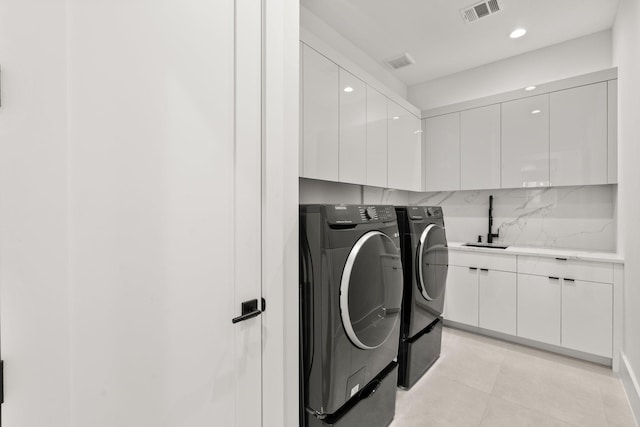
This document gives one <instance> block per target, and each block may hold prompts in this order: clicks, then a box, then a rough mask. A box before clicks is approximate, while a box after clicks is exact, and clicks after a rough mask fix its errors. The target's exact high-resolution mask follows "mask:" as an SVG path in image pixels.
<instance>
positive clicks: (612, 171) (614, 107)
mask: <svg viewBox="0 0 640 427" xmlns="http://www.w3.org/2000/svg"><path fill="white" fill-rule="evenodd" d="M607 99H608V104H609V108H608V109H607V116H608V118H607V133H608V135H607V149H608V155H607V175H608V177H607V182H608V183H609V184H616V183H617V182H618V80H610V81H609V82H608V84H607Z"/></svg>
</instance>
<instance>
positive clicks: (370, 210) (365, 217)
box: [326, 205, 396, 224]
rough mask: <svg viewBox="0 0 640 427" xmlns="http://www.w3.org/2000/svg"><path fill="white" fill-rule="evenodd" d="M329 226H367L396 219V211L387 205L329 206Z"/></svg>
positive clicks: (327, 209)
mask: <svg viewBox="0 0 640 427" xmlns="http://www.w3.org/2000/svg"><path fill="white" fill-rule="evenodd" d="M326 213H327V221H328V222H329V224H367V223H372V222H389V221H394V220H395V219H396V210H395V208H394V207H393V206H387V205H327V206H326Z"/></svg>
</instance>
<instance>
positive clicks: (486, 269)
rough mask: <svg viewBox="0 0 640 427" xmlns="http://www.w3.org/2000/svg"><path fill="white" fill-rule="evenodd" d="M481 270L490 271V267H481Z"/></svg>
mask: <svg viewBox="0 0 640 427" xmlns="http://www.w3.org/2000/svg"><path fill="white" fill-rule="evenodd" d="M480 271H489V269H488V268H481V269H480Z"/></svg>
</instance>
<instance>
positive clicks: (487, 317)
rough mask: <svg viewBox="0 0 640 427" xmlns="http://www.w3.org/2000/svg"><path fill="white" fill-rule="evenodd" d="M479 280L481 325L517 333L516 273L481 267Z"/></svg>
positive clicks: (507, 332)
mask: <svg viewBox="0 0 640 427" xmlns="http://www.w3.org/2000/svg"><path fill="white" fill-rule="evenodd" d="M478 277H479V280H478V307H479V308H478V310H479V320H478V321H479V326H480V327H481V328H486V329H490V330H492V331H498V332H504V333H505V334H511V335H515V334H516V273H510V272H506V271H494V270H485V269H481V270H480V272H479V276H478Z"/></svg>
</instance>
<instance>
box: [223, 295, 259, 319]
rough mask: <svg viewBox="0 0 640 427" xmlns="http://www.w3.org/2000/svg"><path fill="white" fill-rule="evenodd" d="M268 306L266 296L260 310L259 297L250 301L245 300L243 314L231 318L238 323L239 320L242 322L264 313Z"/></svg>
mask: <svg viewBox="0 0 640 427" xmlns="http://www.w3.org/2000/svg"><path fill="white" fill-rule="evenodd" d="M265 308H266V303H265V300H264V298H262V310H260V309H259V308H258V300H257V299H252V300H249V301H245V302H243V303H242V314H241V315H240V316H238V317H234V318H233V319H231V323H238V322H242V321H244V320H247V319H252V318H254V317H256V316H258V315H260V314H262V312H263V311H264V310H265Z"/></svg>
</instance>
